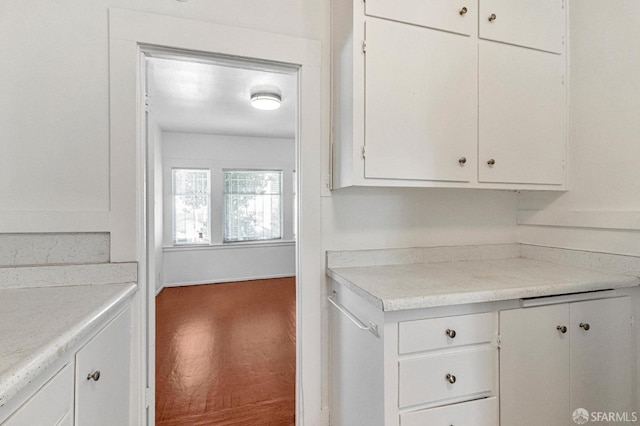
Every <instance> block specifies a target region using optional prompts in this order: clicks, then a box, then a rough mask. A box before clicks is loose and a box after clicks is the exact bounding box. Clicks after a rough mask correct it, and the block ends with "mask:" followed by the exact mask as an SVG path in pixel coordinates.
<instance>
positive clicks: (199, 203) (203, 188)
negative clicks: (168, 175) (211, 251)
mask: <svg viewBox="0 0 640 426" xmlns="http://www.w3.org/2000/svg"><path fill="white" fill-rule="evenodd" d="M172 174H173V242H174V243H175V244H208V243H209V242H210V237H209V204H210V198H211V196H210V189H209V188H210V185H209V179H210V177H209V170H194V169H173V170H172Z"/></svg>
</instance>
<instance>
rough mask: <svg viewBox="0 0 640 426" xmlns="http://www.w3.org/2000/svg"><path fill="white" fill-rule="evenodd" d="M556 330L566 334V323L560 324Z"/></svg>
mask: <svg viewBox="0 0 640 426" xmlns="http://www.w3.org/2000/svg"><path fill="white" fill-rule="evenodd" d="M556 330H558V331H559V332H560V333H562V334H564V333H566V332H567V327H565V326H564V325H559V326H557V327H556Z"/></svg>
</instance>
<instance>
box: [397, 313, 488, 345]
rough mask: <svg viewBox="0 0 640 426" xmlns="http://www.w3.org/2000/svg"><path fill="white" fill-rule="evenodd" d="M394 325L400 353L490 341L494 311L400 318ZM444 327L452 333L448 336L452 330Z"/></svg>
mask: <svg viewBox="0 0 640 426" xmlns="http://www.w3.org/2000/svg"><path fill="white" fill-rule="evenodd" d="M398 327H399V331H398V352H399V353H400V354H407V353H412V352H419V351H430V350H434V349H447V348H456V347H460V346H465V345H473V344H478V343H489V342H493V341H494V339H495V334H496V313H495V312H487V313H482V314H473V315H460V316H452V317H444V318H433V319H426V320H417V321H402V322H400V323H399V325H398ZM447 330H451V331H452V332H454V333H455V335H454V337H450V335H451V334H452V333H451V332H450V333H449V334H447Z"/></svg>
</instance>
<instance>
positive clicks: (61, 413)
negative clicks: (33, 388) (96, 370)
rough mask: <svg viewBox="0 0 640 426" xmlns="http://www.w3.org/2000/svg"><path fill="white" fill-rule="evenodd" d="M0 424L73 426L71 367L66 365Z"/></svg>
mask: <svg viewBox="0 0 640 426" xmlns="http://www.w3.org/2000/svg"><path fill="white" fill-rule="evenodd" d="M2 424H3V425H4V426H32V425H61V426H67V425H71V424H73V367H72V366H71V365H69V364H67V365H66V366H65V367H64V368H63V369H62V370H60V371H59V372H58V373H56V375H55V376H53V378H52V379H51V380H49V381H48V382H47V383H46V384H45V385H44V386H43V387H42V388H40V390H39V391H38V392H36V394H35V395H34V396H32V397H31V399H29V400H28V401H27V402H25V403H24V405H23V406H22V407H20V409H18V411H16V412H15V414H13V415H12V416H11V417H10V418H9V420H7V421H6V422H5V423H2Z"/></svg>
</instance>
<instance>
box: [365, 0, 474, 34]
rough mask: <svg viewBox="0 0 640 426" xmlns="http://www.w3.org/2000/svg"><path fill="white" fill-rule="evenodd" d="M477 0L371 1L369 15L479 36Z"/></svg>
mask: <svg viewBox="0 0 640 426" xmlns="http://www.w3.org/2000/svg"><path fill="white" fill-rule="evenodd" d="M477 4H478V3H477V0H474V1H471V0H367V1H366V3H365V13H366V14H367V15H368V16H375V17H378V18H385V19H391V20H393V21H399V22H406V23H409V24H414V25H420V26H423V27H429V28H436V29H439V30H444V31H450V32H454V33H458V34H465V35H471V34H474V33H475V30H476V22H477V21H478V5H477Z"/></svg>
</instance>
